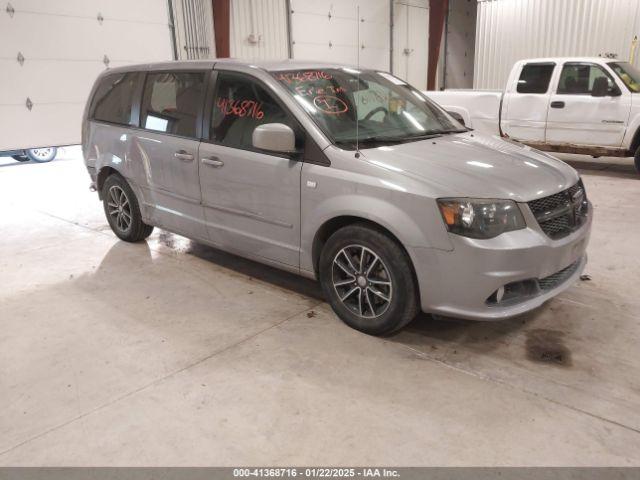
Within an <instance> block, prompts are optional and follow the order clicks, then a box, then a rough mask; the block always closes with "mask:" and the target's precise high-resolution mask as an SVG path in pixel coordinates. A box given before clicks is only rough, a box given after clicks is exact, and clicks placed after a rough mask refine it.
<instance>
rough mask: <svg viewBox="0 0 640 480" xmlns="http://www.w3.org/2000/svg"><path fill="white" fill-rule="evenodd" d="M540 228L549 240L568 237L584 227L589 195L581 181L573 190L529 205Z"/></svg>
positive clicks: (569, 189)
mask: <svg viewBox="0 0 640 480" xmlns="http://www.w3.org/2000/svg"><path fill="white" fill-rule="evenodd" d="M528 205H529V208H530V209H531V212H532V213H533V215H534V216H535V217H536V220H537V221H538V224H539V225H540V228H542V231H543V232H544V233H546V234H547V236H548V237H549V238H552V239H554V240H557V239H559V238H562V237H566V236H567V235H569V234H570V233H571V232H574V231H575V230H577V229H578V228H580V227H581V226H582V224H583V223H584V222H585V220H586V216H587V210H588V202H587V194H586V191H585V189H584V185H583V184H582V180H579V181H578V183H576V184H575V185H574V186H572V187H571V188H568V189H566V190H564V191H562V192H560V193H555V194H553V195H549V196H548V197H544V198H539V199H537V200H532V201H530V202H529V203H528Z"/></svg>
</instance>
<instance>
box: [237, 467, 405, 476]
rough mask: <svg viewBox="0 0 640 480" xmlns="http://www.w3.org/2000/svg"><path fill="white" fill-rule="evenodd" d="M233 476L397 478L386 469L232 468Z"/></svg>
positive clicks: (395, 474)
mask: <svg viewBox="0 0 640 480" xmlns="http://www.w3.org/2000/svg"><path fill="white" fill-rule="evenodd" d="M233 476H234V477H236V478H241V477H261V478H298V477H299V478H358V477H360V478H398V477H399V476H400V474H399V473H398V471H397V470H394V469H387V468H320V467H314V468H311V467H309V468H234V469H233Z"/></svg>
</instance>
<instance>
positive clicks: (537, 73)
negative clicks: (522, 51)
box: [517, 63, 556, 94]
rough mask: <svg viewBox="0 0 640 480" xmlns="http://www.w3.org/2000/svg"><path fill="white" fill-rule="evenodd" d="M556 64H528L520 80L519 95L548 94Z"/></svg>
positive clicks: (523, 69)
mask: <svg viewBox="0 0 640 480" xmlns="http://www.w3.org/2000/svg"><path fill="white" fill-rule="evenodd" d="M555 66H556V65H555V63H527V64H526V65H525V66H524V67H522V72H520V78H519V79H518V87H517V91H518V93H537V94H543V93H547V90H548V89H549V82H550V81H551V75H552V74H553V69H554V68H555Z"/></svg>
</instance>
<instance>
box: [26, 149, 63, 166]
mask: <svg viewBox="0 0 640 480" xmlns="http://www.w3.org/2000/svg"><path fill="white" fill-rule="evenodd" d="M57 154H58V149H57V148H56V147H47V148H31V149H29V150H27V157H28V158H29V160H31V161H33V162H37V163H47V162H50V161H51V160H53V159H54V158H56V155H57Z"/></svg>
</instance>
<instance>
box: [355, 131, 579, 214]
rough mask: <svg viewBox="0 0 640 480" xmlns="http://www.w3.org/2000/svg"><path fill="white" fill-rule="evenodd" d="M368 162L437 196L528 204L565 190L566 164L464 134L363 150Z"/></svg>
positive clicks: (571, 176)
mask: <svg viewBox="0 0 640 480" xmlns="http://www.w3.org/2000/svg"><path fill="white" fill-rule="evenodd" d="M361 153H362V157H363V158H364V159H365V160H366V161H367V162H369V163H372V164H374V165H376V166H378V167H381V168H386V169H388V170H390V171H393V172H397V173H400V174H403V175H406V176H409V177H412V178H415V179H419V180H421V181H422V182H425V183H427V184H429V185H430V186H432V188H433V189H434V190H435V193H436V194H437V195H438V196H463V197H476V198H503V199H513V200H515V201H517V202H528V201H530V200H533V199H535V198H541V197H545V196H547V195H551V194H554V193H557V192H560V191H562V190H565V189H567V188H569V187H570V186H572V185H574V184H575V183H576V182H577V181H578V178H579V177H578V173H577V172H576V171H575V170H574V169H573V168H572V167H570V166H569V165H567V164H566V163H564V162H562V161H560V160H557V159H555V158H553V157H551V156H549V155H547V154H545V153H542V152H539V151H537V150H534V149H532V148H530V147H527V146H524V145H521V144H517V143H514V142H510V141H505V140H503V139H501V138H499V137H496V136H488V135H479V134H476V133H463V134H452V135H445V136H442V137H436V138H433V139H430V140H422V141H418V142H409V143H403V144H399V145H391V146H387V147H378V148H371V149H365V150H361Z"/></svg>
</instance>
